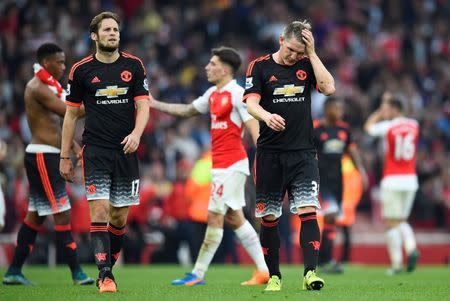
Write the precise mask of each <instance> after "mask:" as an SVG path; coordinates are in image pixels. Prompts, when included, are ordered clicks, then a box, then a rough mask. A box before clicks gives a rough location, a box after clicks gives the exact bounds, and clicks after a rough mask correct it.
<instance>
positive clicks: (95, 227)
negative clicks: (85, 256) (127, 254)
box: [91, 223, 111, 270]
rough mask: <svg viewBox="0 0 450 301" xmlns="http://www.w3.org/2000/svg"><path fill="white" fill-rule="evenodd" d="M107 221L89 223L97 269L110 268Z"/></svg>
mask: <svg viewBox="0 0 450 301" xmlns="http://www.w3.org/2000/svg"><path fill="white" fill-rule="evenodd" d="M107 225H108V224H107V223H91V245H92V249H93V250H94V257H95V263H96V264H97V267H98V269H99V270H101V269H103V268H111V256H110V255H111V254H110V246H109V234H108V226H107Z"/></svg>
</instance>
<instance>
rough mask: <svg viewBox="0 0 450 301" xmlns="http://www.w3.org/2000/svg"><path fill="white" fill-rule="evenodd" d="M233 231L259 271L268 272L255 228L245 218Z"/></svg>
mask: <svg viewBox="0 0 450 301" xmlns="http://www.w3.org/2000/svg"><path fill="white" fill-rule="evenodd" d="M234 233H236V236H237V237H238V238H239V240H240V241H241V243H242V246H243V247H244V248H245V250H246V251H247V254H248V255H250V257H251V258H252V259H253V262H254V263H255V264H256V269H257V270H258V271H261V272H268V271H269V269H268V268H267V265H266V262H265V261H264V255H263V252H262V247H261V243H260V242H259V237H258V234H256V231H255V229H254V228H253V227H252V225H250V223H249V222H248V220H245V222H244V224H243V225H242V226H240V227H239V228H237V229H236V230H234Z"/></svg>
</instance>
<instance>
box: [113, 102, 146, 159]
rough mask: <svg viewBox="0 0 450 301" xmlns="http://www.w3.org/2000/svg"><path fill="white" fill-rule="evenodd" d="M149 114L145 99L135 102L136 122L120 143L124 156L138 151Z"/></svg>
mask: <svg viewBox="0 0 450 301" xmlns="http://www.w3.org/2000/svg"><path fill="white" fill-rule="evenodd" d="M149 114H150V111H149V103H148V100H146V99H145V100H139V101H136V122H135V125H134V129H133V131H132V132H131V133H130V134H129V135H128V136H126V137H125V138H124V139H123V140H122V142H121V143H120V144H122V145H123V151H124V153H125V154H131V153H134V152H135V151H136V150H137V149H138V147H139V142H140V141H141V136H142V133H143V132H144V129H145V127H146V126H147V122H148V118H149Z"/></svg>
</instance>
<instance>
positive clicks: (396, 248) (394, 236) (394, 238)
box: [386, 226, 403, 269]
mask: <svg viewBox="0 0 450 301" xmlns="http://www.w3.org/2000/svg"><path fill="white" fill-rule="evenodd" d="M386 238H387V248H388V252H389V257H390V258H391V266H392V268H393V269H401V268H402V262H403V254H402V235H401V233H400V229H399V227H398V226H397V227H394V228H392V229H389V230H388V231H386Z"/></svg>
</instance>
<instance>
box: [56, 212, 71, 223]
mask: <svg viewBox="0 0 450 301" xmlns="http://www.w3.org/2000/svg"><path fill="white" fill-rule="evenodd" d="M53 219H54V220H55V224H57V225H67V224H70V210H67V211H64V212H60V213H57V214H55V215H53Z"/></svg>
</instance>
